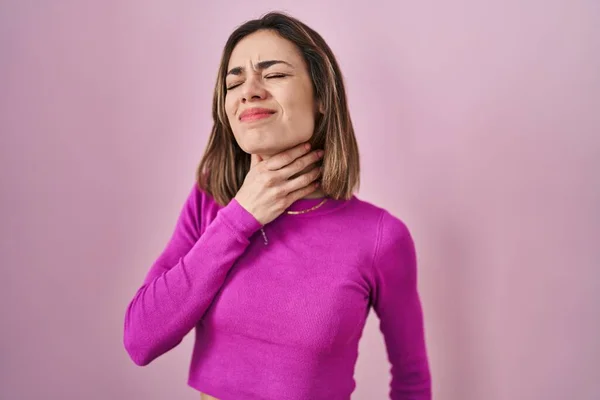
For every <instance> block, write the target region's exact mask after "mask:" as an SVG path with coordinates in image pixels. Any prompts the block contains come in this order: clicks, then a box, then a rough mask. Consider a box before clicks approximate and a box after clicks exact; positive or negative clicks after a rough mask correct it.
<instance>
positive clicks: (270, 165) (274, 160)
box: [266, 143, 310, 171]
mask: <svg viewBox="0 0 600 400" xmlns="http://www.w3.org/2000/svg"><path fill="white" fill-rule="evenodd" d="M309 151H310V144H309V143H301V144H299V145H298V146H295V147H292V148H291V149H289V150H286V151H282V152H281V153H279V154H276V155H274V156H273V157H271V158H269V159H268V160H267V162H266V167H267V169H268V170H271V171H276V170H278V169H281V168H283V167H285V166H286V165H288V164H291V163H292V162H293V161H294V160H296V159H297V158H298V157H301V156H303V155H305V154H306V153H308V152H309Z"/></svg>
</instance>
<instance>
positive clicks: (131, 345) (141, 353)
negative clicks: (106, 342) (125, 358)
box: [123, 331, 155, 367]
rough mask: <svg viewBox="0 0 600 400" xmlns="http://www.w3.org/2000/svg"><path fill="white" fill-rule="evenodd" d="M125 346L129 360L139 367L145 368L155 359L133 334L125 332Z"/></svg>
mask: <svg viewBox="0 0 600 400" xmlns="http://www.w3.org/2000/svg"><path fill="white" fill-rule="evenodd" d="M123 344H124V346H125V350H126V351H127V354H128V355H129V358H130V359H131V360H132V361H133V362H134V363H135V365H137V366H140V367H144V366H146V365H148V364H150V362H152V360H154V358H155V357H153V356H152V355H151V352H150V351H149V350H148V348H147V347H145V346H143V345H141V340H139V339H138V338H136V337H135V335H133V334H132V333H131V332H127V331H125V336H124V340H123Z"/></svg>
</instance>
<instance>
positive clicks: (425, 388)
mask: <svg viewBox="0 0 600 400" xmlns="http://www.w3.org/2000/svg"><path fill="white" fill-rule="evenodd" d="M378 230H379V232H378V235H377V243H376V246H375V254H374V258H373V268H372V271H373V280H374V282H373V287H372V289H373V291H372V294H371V302H372V306H373V309H374V311H375V313H376V314H377V316H378V317H379V321H380V322H379V328H380V330H381V332H382V333H383V336H384V340H385V344H386V350H387V355H388V360H389V361H390V363H391V375H392V380H391V383H390V398H391V399H392V400H430V399H431V374H430V370H429V363H428V358H427V350H426V345H425V330H424V323H423V311H422V307H421V301H420V297H419V293H418V290H417V260H416V251H415V245H414V242H413V239H412V237H411V234H410V232H409V230H408V228H407V227H406V225H405V224H404V223H403V222H402V221H400V220H399V219H398V218H396V217H394V216H393V215H391V214H390V213H389V212H387V211H383V214H382V216H381V219H380V222H379V228H378Z"/></svg>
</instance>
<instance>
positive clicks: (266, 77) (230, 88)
mask: <svg viewBox="0 0 600 400" xmlns="http://www.w3.org/2000/svg"><path fill="white" fill-rule="evenodd" d="M286 76H287V75H286V74H270V75H267V76H265V79H276V78H285V77H286ZM242 83H243V82H241V83H237V84H232V85H230V86H227V90H232V89H235V88H236V87H238V86H240V85H241V84H242Z"/></svg>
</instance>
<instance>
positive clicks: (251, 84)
mask: <svg viewBox="0 0 600 400" xmlns="http://www.w3.org/2000/svg"><path fill="white" fill-rule="evenodd" d="M241 93H242V103H246V102H248V101H252V100H264V99H265V98H266V97H267V91H266V89H265V88H264V86H263V84H262V82H261V80H260V78H259V77H256V76H254V75H251V76H249V77H248V78H246V82H244V83H243V84H242V91H241Z"/></svg>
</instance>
